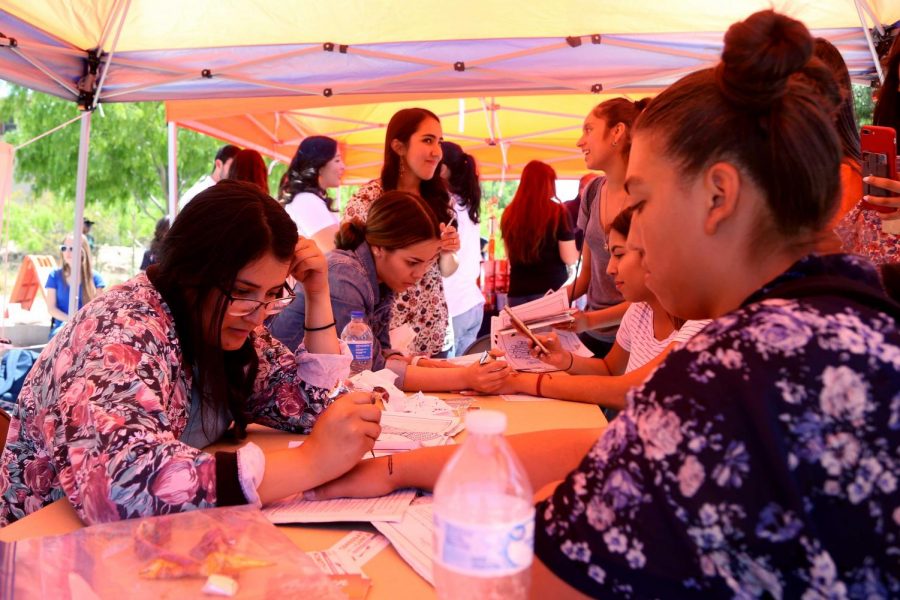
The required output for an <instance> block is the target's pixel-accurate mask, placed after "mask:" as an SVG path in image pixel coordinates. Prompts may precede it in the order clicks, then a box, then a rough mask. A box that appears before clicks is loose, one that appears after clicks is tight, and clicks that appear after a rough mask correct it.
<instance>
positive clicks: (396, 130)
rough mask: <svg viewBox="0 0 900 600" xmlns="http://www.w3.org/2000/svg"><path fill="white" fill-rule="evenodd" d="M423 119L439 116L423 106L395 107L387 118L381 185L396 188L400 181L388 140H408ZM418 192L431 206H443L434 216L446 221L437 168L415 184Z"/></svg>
mask: <svg viewBox="0 0 900 600" xmlns="http://www.w3.org/2000/svg"><path fill="white" fill-rule="evenodd" d="M427 119H434V120H435V121H436V122H437V123H438V124H440V122H441V120H440V119H439V118H438V116H437V115H436V114H434V113H433V112H431V111H430V110H427V109H425V108H404V109H402V110H398V111H397V112H396V113H394V116H393V117H391V120H390V121H389V122H388V126H387V131H386V132H385V134H384V164H383V165H382V167H381V187H382V189H384V191H386V192H389V191H391V190H396V189H397V185H398V184H399V181H400V162H401V160H402V159H401V158H400V155H399V154H397V153H396V152H394V149H393V148H392V147H391V142H393V141H394V140H397V141H399V142H402V143H403V144H409V140H410V138H412V136H413V134H414V133H415V132H416V130H418V129H419V125H421V124H422V122H423V121H425V120H427ZM419 194H420V195H421V196H422V197H423V198H426V199H427V200H428V201H429V202H430V203H432V206H433V207H434V206H435V205H436V203H437V204H441V205H443V206H445V207H446V208H444V209H442V210H441V211H440V212H438V218H439V219H440V220H441V222H442V223H447V222H449V221H450V194H449V193H448V192H447V186H446V184H445V183H444V180H443V178H442V177H441V173H440V169H435V170H434V175H433V176H432V177H431V179H426V180H423V181H422V182H421V183H420V184H419Z"/></svg>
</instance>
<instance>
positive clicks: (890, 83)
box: [872, 35, 900, 147]
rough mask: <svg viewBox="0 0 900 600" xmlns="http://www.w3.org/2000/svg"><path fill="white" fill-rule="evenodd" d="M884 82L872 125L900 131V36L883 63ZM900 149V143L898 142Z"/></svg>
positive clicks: (895, 40)
mask: <svg viewBox="0 0 900 600" xmlns="http://www.w3.org/2000/svg"><path fill="white" fill-rule="evenodd" d="M882 66H883V68H884V82H882V84H881V87H880V88H879V90H878V102H876V103H875V112H874V113H872V123H873V124H875V125H880V126H882V127H893V128H894V129H900V89H898V88H900V35H898V36H897V37H896V38H894V43H893V44H891V50H890V52H888V55H887V57H886V58H885V59H884V61H883V62H882ZM897 144H898V147H900V142H897Z"/></svg>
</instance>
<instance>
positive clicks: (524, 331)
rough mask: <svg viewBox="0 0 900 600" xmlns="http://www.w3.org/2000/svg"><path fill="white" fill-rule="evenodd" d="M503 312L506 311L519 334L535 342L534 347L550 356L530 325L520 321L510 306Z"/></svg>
mask: <svg viewBox="0 0 900 600" xmlns="http://www.w3.org/2000/svg"><path fill="white" fill-rule="evenodd" d="M503 310H504V312H506V314H508V315H509V320H510V322H512V324H513V327H515V328H516V331H518V332H519V333H521V334H522V335H524V336H525V337H527V338H528V339H529V340H531V341H532V342H534V345H535V346H537V348H538V349H539V350H540V351H541V352H543V353H544V354H550V351H549V350H547V347H546V346H544V345H543V344H542V343H541V341H540V340H539V339H537V337H535V335H534V332H532V331H531V330H530V329H528V325H526V324H525V323H523V322H522V320H521V319H519V317H517V316H516V315H515V313H513V311H512V310H511V309H510V308H509V307H508V306H504V307H503Z"/></svg>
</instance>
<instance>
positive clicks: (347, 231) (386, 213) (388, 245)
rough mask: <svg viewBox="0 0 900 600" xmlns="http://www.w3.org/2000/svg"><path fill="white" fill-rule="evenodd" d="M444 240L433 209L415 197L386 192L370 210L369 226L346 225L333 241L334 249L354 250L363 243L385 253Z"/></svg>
mask: <svg viewBox="0 0 900 600" xmlns="http://www.w3.org/2000/svg"><path fill="white" fill-rule="evenodd" d="M440 237H441V226H440V221H439V220H438V217H437V214H436V212H435V210H434V207H433V206H432V205H431V203H429V202H428V201H427V200H425V199H424V198H422V197H421V196H418V195H416V194H410V193H409V192H401V191H399V190H394V191H391V192H386V193H385V194H384V195H383V196H381V197H380V198H379V199H377V200H375V201H374V202H372V204H371V205H370V206H369V212H368V216H367V217H366V222H365V223H363V222H362V221H360V220H358V219H353V220H351V221H345V222H344V223H342V224H341V228H340V230H339V231H338V232H337V235H335V238H334V245H335V248H339V249H341V250H355V249H356V248H358V247H359V245H360V244H362V243H363V242H367V243H368V244H369V245H370V246H379V247H381V248H384V249H386V250H397V249H398V248H406V247H407V246H411V245H412V244H416V243H418V242H423V241H425V240H433V239H438V238H440Z"/></svg>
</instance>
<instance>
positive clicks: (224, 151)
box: [178, 144, 241, 212]
mask: <svg viewBox="0 0 900 600" xmlns="http://www.w3.org/2000/svg"><path fill="white" fill-rule="evenodd" d="M240 151H241V149H240V148H238V147H237V146H233V145H231V144H228V145H227V146H222V147H221V148H219V151H218V152H216V158H215V160H214V161H213V170H212V172H211V173H209V174H208V175H204V176H203V177H201V178H200V180H199V181H197V183H195V184H194V185H192V186H191V187H189V188H188V190H187V191H186V192H185V193H184V194H182V196H181V199H180V200H179V201H178V212H181V211H182V210H184V207H185V206H187V203H188V202H190V201H191V200H193V199H194V196H196V195H197V194H199V193H200V192H202V191H203V190H205V189H206V188H210V187H212V186H214V185H215V184H217V183H218V182H219V181H220V180H222V179H225V178H226V177H228V170H229V169H230V168H231V162H232V161H233V160H234V156H235V155H236V154H237V153H238V152H240Z"/></svg>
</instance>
